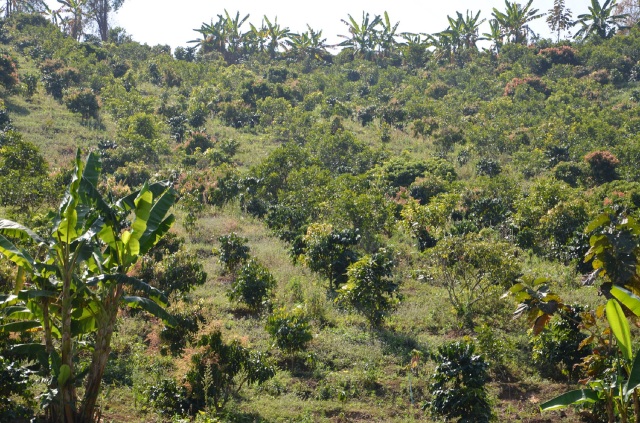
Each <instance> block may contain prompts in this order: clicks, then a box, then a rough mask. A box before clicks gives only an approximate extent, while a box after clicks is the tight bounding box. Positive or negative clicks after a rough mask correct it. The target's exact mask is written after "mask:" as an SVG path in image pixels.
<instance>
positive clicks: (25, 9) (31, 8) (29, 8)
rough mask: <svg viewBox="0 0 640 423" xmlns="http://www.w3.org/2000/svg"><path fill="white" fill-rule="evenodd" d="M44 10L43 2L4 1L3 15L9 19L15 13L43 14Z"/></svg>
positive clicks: (32, 0) (38, 0) (30, 0)
mask: <svg viewBox="0 0 640 423" xmlns="http://www.w3.org/2000/svg"><path fill="white" fill-rule="evenodd" d="M46 8H47V5H46V3H45V2H44V0H6V2H5V6H4V13H5V16H6V17H9V16H11V15H13V14H15V13H34V12H43V11H45V10H46Z"/></svg>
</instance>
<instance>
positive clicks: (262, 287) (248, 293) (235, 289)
mask: <svg viewBox="0 0 640 423" xmlns="http://www.w3.org/2000/svg"><path fill="white" fill-rule="evenodd" d="M275 287H276V280H275V279H274V277H273V275H271V273H270V272H269V270H268V269H267V268H265V267H264V266H263V265H262V264H260V263H259V262H258V261H257V260H255V259H253V258H251V259H249V260H247V261H246V262H245V263H244V264H243V265H242V266H241V267H240V269H239V270H238V275H237V276H236V278H235V279H234V280H233V282H232V283H231V289H230V291H229V292H228V293H227V296H228V297H229V300H231V301H237V302H242V303H244V304H246V305H247V306H248V307H249V308H250V309H251V310H254V311H255V310H258V309H259V308H260V307H261V306H262V305H263V304H264V302H265V300H266V299H267V298H268V297H269V296H270V294H271V291H272V290H273V289H274V288H275Z"/></svg>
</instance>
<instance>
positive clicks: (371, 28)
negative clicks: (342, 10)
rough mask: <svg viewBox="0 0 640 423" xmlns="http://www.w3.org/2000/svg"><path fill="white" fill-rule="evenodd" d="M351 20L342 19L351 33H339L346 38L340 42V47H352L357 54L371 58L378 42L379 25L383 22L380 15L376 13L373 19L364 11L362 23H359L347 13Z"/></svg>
mask: <svg viewBox="0 0 640 423" xmlns="http://www.w3.org/2000/svg"><path fill="white" fill-rule="evenodd" d="M347 16H348V17H349V20H348V21H347V20H344V19H341V21H342V23H344V24H345V25H346V26H347V28H348V29H349V35H338V37H341V38H344V39H345V40H344V41H343V42H341V43H340V44H338V47H350V48H352V49H353V53H354V55H356V56H361V57H364V58H365V59H369V58H371V56H372V54H373V52H374V50H375V47H376V43H377V29H376V28H377V27H378V25H380V24H381V23H382V18H381V17H380V15H375V16H374V17H373V19H371V18H370V16H369V14H368V13H365V12H362V23H361V24H358V22H356V20H355V19H354V18H353V16H351V15H347Z"/></svg>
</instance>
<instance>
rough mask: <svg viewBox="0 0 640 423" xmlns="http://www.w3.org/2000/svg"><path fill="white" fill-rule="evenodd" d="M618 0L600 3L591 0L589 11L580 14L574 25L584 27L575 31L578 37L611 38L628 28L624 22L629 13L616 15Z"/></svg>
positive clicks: (606, 0) (596, 0)
mask: <svg viewBox="0 0 640 423" xmlns="http://www.w3.org/2000/svg"><path fill="white" fill-rule="evenodd" d="M615 11H616V0H605V2H604V4H602V5H600V2H599V1H598V0H591V6H589V13H583V14H582V15H578V20H577V21H576V22H575V23H574V25H578V24H580V25H582V28H580V29H579V30H578V32H576V33H575V35H574V37H575V38H577V39H583V40H584V39H586V38H589V37H591V36H597V37H600V38H602V39H606V38H611V37H613V36H614V35H615V33H616V32H618V31H619V30H622V29H627V27H626V26H625V24H624V21H625V19H627V15H616V14H615Z"/></svg>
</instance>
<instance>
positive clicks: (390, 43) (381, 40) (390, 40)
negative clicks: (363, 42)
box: [376, 11, 400, 57]
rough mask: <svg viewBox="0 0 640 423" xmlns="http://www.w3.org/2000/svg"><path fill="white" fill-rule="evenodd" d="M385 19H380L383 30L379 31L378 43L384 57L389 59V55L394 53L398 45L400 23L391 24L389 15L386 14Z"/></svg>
mask: <svg viewBox="0 0 640 423" xmlns="http://www.w3.org/2000/svg"><path fill="white" fill-rule="evenodd" d="M383 16H384V19H382V18H381V19H380V25H381V26H382V29H381V30H380V31H377V35H376V41H377V44H378V49H379V51H380V53H381V55H382V56H384V57H389V55H390V54H391V53H392V52H393V49H394V48H395V46H396V45H397V42H396V36H397V35H396V32H397V31H398V26H399V25H400V22H396V23H395V24H393V25H392V24H391V21H390V19H389V14H388V13H387V12H386V11H385V12H384V15H383Z"/></svg>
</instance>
